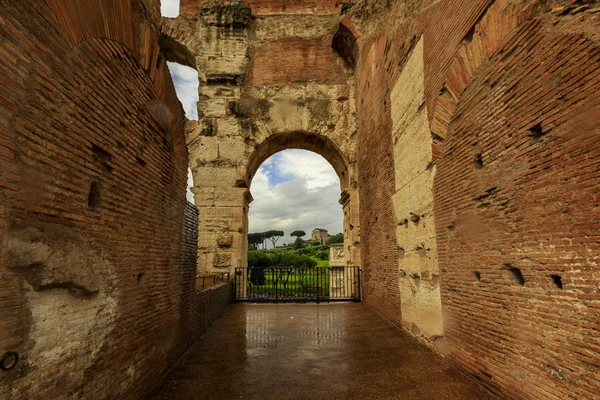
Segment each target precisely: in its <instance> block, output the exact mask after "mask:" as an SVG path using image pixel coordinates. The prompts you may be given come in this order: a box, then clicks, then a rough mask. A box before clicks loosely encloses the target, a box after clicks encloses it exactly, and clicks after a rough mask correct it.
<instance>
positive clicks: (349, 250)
mask: <svg viewBox="0 0 600 400" xmlns="http://www.w3.org/2000/svg"><path fill="white" fill-rule="evenodd" d="M287 149H301V150H309V151H312V152H314V153H316V154H319V155H320V156H322V157H323V158H325V159H326V160H327V161H328V162H329V164H330V165H331V166H332V167H333V169H334V170H335V172H336V174H337V175H338V177H339V179H340V192H341V194H340V199H339V203H340V204H341V205H342V210H343V214H344V232H343V233H344V262H345V264H346V265H349V266H357V265H359V264H360V226H359V225H360V221H359V201H358V191H357V189H356V185H355V184H354V185H353V184H352V183H353V182H355V180H354V177H355V175H356V171H355V170H354V164H350V163H349V160H348V159H347V158H346V156H345V155H344V154H343V153H342V152H341V150H340V149H339V148H338V147H337V146H336V145H335V143H334V142H333V141H332V140H331V139H329V138H328V137H327V136H322V135H316V134H313V133H307V132H299V131H294V132H284V133H278V134H274V135H272V136H271V137H269V139H267V140H265V141H264V142H262V143H261V144H260V145H259V146H257V147H256V149H255V150H254V152H253V153H252V155H251V156H250V158H249V160H248V165H247V168H246V183H247V186H248V187H250V184H251V182H252V178H254V175H255V174H256V171H257V170H258V168H259V167H260V165H261V164H262V163H263V162H264V161H266V160H267V159H268V158H269V157H271V156H272V155H274V154H276V153H278V152H280V151H283V150H287ZM249 199H250V200H251V196H249ZM246 217H247V213H246Z"/></svg>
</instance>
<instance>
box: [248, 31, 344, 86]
mask: <svg viewBox="0 0 600 400" xmlns="http://www.w3.org/2000/svg"><path fill="white" fill-rule="evenodd" d="M306 82H314V83H325V84H345V83H346V77H345V75H344V71H343V69H342V67H341V66H340V65H339V64H338V63H337V54H336V53H335V51H334V50H333V49H332V48H331V42H329V41H323V40H321V39H285V40H280V41H275V42H271V43H268V44H266V45H265V46H262V47H260V48H259V49H258V50H256V52H255V53H254V54H252V58H251V61H250V65H249V66H248V72H247V74H246V82H245V83H246V85H255V86H262V85H276V84H279V85H281V84H295V83H306Z"/></svg>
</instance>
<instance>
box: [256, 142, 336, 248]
mask: <svg viewBox="0 0 600 400" xmlns="http://www.w3.org/2000/svg"><path fill="white" fill-rule="evenodd" d="M251 192H252V196H253V197H254V202H252V204H250V214H249V225H250V226H249V230H250V232H262V231H266V230H270V229H277V230H283V231H284V232H285V236H284V237H283V238H281V239H280V241H279V242H278V243H277V244H281V243H289V242H292V241H293V240H294V239H295V238H292V237H290V236H289V234H290V233H291V232H292V231H294V230H297V229H300V230H303V231H305V232H306V233H307V236H306V237H304V239H308V236H309V235H310V233H311V232H312V230H313V229H314V228H324V229H327V230H328V231H329V233H330V234H335V233H339V232H342V227H343V220H344V216H343V213H342V206H341V205H340V204H339V202H338V201H339V198H340V181H339V178H338V176H337V174H336V173H335V171H334V170H333V168H332V167H331V165H330V164H329V163H328V162H327V161H326V160H325V159H324V158H322V157H321V156H319V155H317V154H315V153H312V152H308V151H304V150H286V151H283V152H280V153H277V154H276V155H274V156H273V157H271V158H270V159H268V160H267V161H265V162H264V163H263V165H261V167H260V168H259V170H258V172H257V173H256V175H255V177H254V179H253V180H252V186H251Z"/></svg>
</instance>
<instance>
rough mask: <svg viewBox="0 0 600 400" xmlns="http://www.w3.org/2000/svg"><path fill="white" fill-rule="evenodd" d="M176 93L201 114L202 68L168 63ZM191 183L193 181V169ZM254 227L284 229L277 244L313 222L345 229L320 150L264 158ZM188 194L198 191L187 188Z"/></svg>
mask: <svg viewBox="0 0 600 400" xmlns="http://www.w3.org/2000/svg"><path fill="white" fill-rule="evenodd" d="M161 7H162V13H163V15H164V16H168V17H175V16H177V14H178V13H179V0H162V5H161ZM168 65H169V70H170V71H171V76H172V77H173V83H174V84H175V89H176V90H177V96H178V97H179V100H180V101H181V103H182V104H183V108H184V109H185V113H186V116H187V117H188V118H189V119H198V111H197V108H196V103H197V102H198V74H197V72H196V71H195V70H194V69H192V68H188V67H184V66H181V65H179V64H174V63H168ZM188 186H192V176H191V173H190V174H189V176H188ZM250 191H251V192H252V197H254V201H253V202H252V204H250V215H249V224H250V227H249V229H250V232H262V231H266V230H271V229H276V230H282V231H284V232H285V236H284V237H283V238H281V239H280V240H279V242H278V243H277V244H282V243H289V242H292V241H293V239H294V238H292V237H290V236H289V234H290V233H291V232H292V231H294V230H298V229H299V230H303V231H305V232H306V233H307V237H306V238H308V235H310V232H311V231H312V230H313V229H314V228H324V229H327V230H328V231H329V233H330V234H332V235H333V234H335V233H339V232H342V226H343V218H344V216H343V213H342V206H341V205H340V204H339V203H338V200H339V198H340V181H339V178H338V176H337V175H336V173H335V171H334V170H333V168H332V167H331V165H330V164H329V163H328V162H327V161H326V160H325V159H324V158H322V157H321V156H319V155H318V154H315V153H312V152H309V151H305V150H285V151H282V152H279V153H277V154H275V155H273V156H272V157H271V158H269V159H268V160H267V161H265V162H264V163H263V164H262V165H261V167H260V168H259V170H258V172H257V173H256V175H255V176H254V179H253V180H252V185H251V187H250ZM187 196H188V200H189V201H191V202H193V200H194V197H193V194H192V193H191V192H190V191H189V190H188V194H187Z"/></svg>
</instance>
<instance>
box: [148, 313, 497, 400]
mask: <svg viewBox="0 0 600 400" xmlns="http://www.w3.org/2000/svg"><path fill="white" fill-rule="evenodd" d="M490 398H491V397H489V396H488V395H487V394H486V393H485V392H484V391H483V390H482V389H480V388H479V387H478V386H477V385H475V384H474V383H473V382H472V381H470V380H469V379H467V378H466V377H464V376H463V375H461V374H460V373H459V372H458V371H456V370H455V369H453V368H452V367H450V366H448V364H446V363H445V362H444V361H443V360H442V359H441V358H439V357H438V356H436V355H434V354H433V353H431V352H430V351H428V350H427V349H425V348H424V347H422V346H420V345H419V344H417V343H416V342H415V341H413V340H412V339H411V338H409V337H408V336H406V335H405V334H403V333H402V332H401V331H399V330H397V329H395V328H393V327H391V326H390V325H389V324H388V323H387V322H386V321H384V320H383V319H382V318H381V317H379V316H378V315H377V314H375V313H374V312H373V311H371V310H370V309H369V308H368V307H367V306H365V305H364V304H357V303H341V304H340V303H338V304H294V305H291V304H286V305H275V304H262V305H258V304H235V305H232V306H231V307H229V308H228V309H227V311H226V313H225V315H224V316H223V317H222V318H221V319H219V320H218V321H216V322H215V324H214V325H213V327H212V328H211V329H210V330H209V331H208V332H207V333H206V334H205V335H204V336H203V337H202V338H201V339H200V341H199V342H198V343H196V344H195V345H194V346H193V347H192V348H191V350H190V351H189V352H188V353H187V354H186V355H185V356H184V357H183V358H182V359H181V360H180V362H179V364H178V365H177V366H176V367H175V368H174V369H173V370H172V371H171V372H170V374H168V375H167V377H166V378H165V380H164V381H163V382H162V384H161V385H160V386H159V387H158V389H157V391H156V394H155V396H154V397H153V399H154V400H159V399H177V400H182V399H261V400H263V399H265V400H267V399H269V400H270V399H294V400H296V399H298V400H300V399H407V400H408V399H427V400H434V399H444V400H446V399H448V400H449V399H490Z"/></svg>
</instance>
